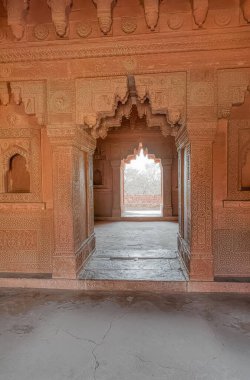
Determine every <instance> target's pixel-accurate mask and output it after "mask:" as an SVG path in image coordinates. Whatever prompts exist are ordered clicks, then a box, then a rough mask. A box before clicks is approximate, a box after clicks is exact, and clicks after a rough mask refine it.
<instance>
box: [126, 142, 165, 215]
mask: <svg viewBox="0 0 250 380" xmlns="http://www.w3.org/2000/svg"><path fill="white" fill-rule="evenodd" d="M121 181H122V184H121V190H122V194H121V202H122V205H121V210H122V216H124V217H161V216H162V215H163V212H162V210H163V197H162V186H163V185H162V165H161V160H160V159H156V158H155V156H154V155H149V154H148V151H147V149H146V148H144V147H143V145H142V143H140V144H139V148H138V149H137V150H135V154H134V155H133V156H128V158H127V159H125V160H122V165H121Z"/></svg>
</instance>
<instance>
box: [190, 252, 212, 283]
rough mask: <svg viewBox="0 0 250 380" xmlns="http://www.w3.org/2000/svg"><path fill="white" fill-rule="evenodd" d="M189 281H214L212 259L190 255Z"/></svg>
mask: <svg viewBox="0 0 250 380" xmlns="http://www.w3.org/2000/svg"><path fill="white" fill-rule="evenodd" d="M189 279H190V281H214V267H213V258H211V257H200V256H196V255H195V254H192V253H191V260H190V273H189Z"/></svg>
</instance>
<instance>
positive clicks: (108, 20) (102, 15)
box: [93, 0, 116, 34]
mask: <svg viewBox="0 0 250 380" xmlns="http://www.w3.org/2000/svg"><path fill="white" fill-rule="evenodd" d="M93 2H94V4H95V5H96V7H97V18H98V21H99V25H100V28H101V31H102V32H103V33H104V34H107V33H108V32H109V31H110V29H111V26H112V11H113V7H114V6H115V4H116V0H93Z"/></svg>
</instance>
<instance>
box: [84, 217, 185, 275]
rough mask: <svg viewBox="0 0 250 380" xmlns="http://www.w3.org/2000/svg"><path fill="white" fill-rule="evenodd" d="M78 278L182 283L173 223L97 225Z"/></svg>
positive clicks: (113, 223) (176, 229) (182, 272)
mask: <svg viewBox="0 0 250 380" xmlns="http://www.w3.org/2000/svg"><path fill="white" fill-rule="evenodd" d="M95 232H96V252H95V253H94V255H93V256H92V257H91V258H90V260H89V262H88V263H87V266H86V268H85V269H84V271H83V272H82V273H81V276H80V278H81V279H96V280H97V279H105V280H151V281H185V280H186V274H185V271H184V269H183V268H182V265H181V262H180V260H179V258H178V254H177V246H176V244H177V243H176V241H177V232H178V224H177V223H174V222H153V223H152V222H97V223H96V226H95Z"/></svg>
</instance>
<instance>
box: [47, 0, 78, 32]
mask: <svg viewBox="0 0 250 380" xmlns="http://www.w3.org/2000/svg"><path fill="white" fill-rule="evenodd" d="M47 4H48V6H49V7H50V8H51V16H52V21H53V23H54V25H55V28H56V33H57V34H58V36H60V37H63V36H64V35H65V34H66V32H67V27H68V12H69V9H70V6H71V5H72V0H47Z"/></svg>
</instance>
